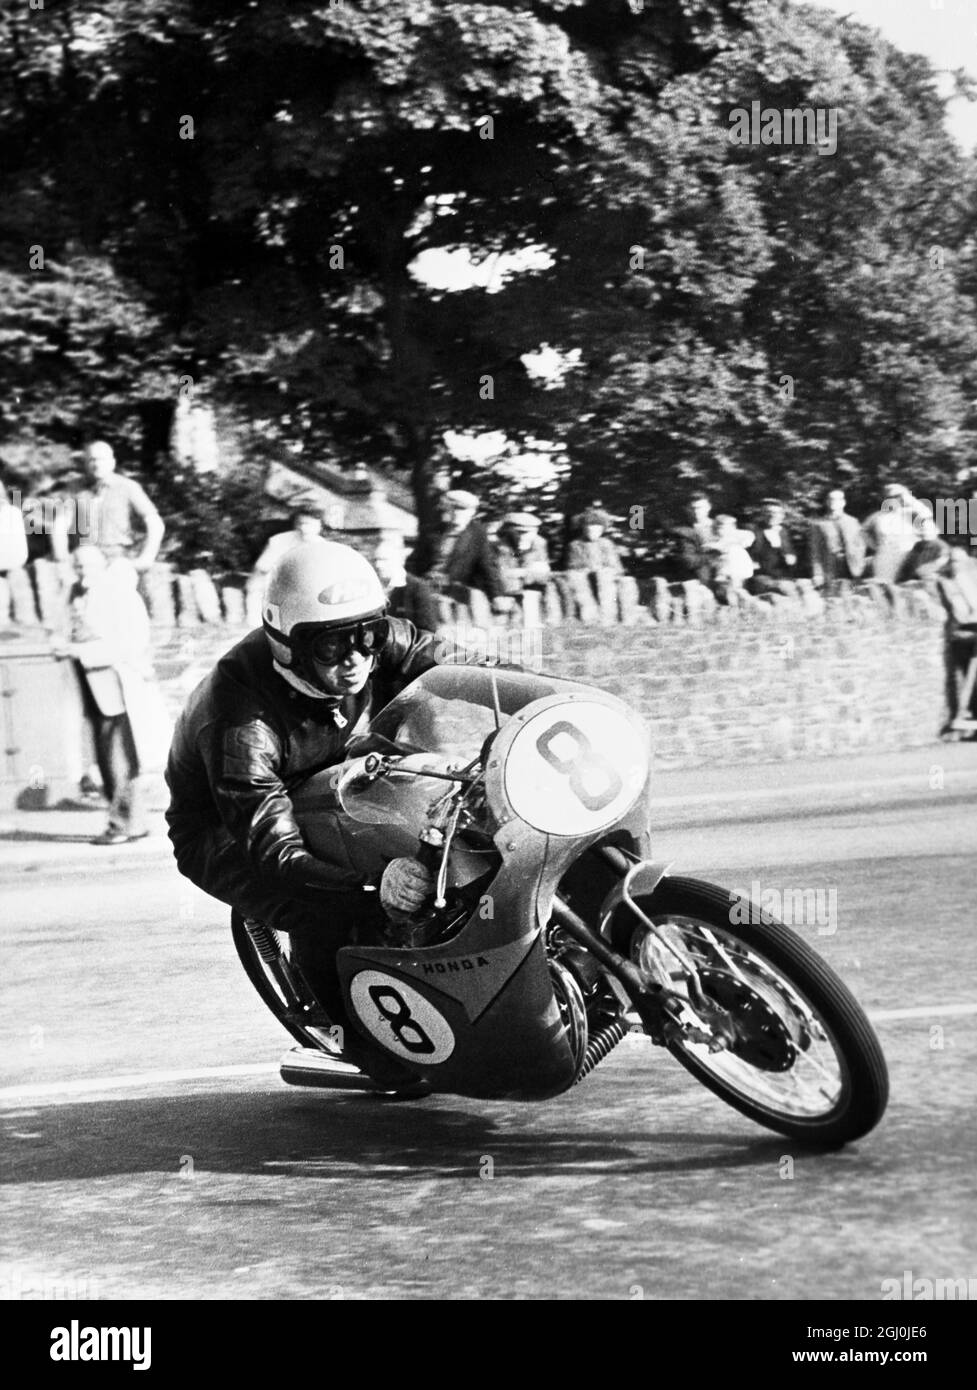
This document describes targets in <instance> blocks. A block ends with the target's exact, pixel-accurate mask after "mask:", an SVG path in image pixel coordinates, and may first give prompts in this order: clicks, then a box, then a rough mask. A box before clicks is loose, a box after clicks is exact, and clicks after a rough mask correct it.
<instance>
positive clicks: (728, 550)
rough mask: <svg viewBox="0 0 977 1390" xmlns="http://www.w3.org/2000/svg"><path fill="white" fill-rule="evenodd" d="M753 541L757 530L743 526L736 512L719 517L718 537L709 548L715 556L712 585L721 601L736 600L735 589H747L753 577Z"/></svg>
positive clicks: (717, 522)
mask: <svg viewBox="0 0 977 1390" xmlns="http://www.w3.org/2000/svg"><path fill="white" fill-rule="evenodd" d="M753 541H754V536H753V532H752V531H744V530H741V529H740V528H739V526H738V525H737V523H736V518H735V517H734V516H726V515H724V516H717V517H716V537H715V540H714V541H713V542H712V544H711V545H710V546H709V547H708V549H709V551H710V553H711V554H712V556H713V569H712V589H713V592H714V593H715V595H716V597H717V598H718V599H719V600H720V601H721V602H723V603H732V602H735V600H734V599H733V597H732V596H733V594H734V592H735V593H738V592H739V591H740V590H743V589H744V588H745V587H746V582H747V580H748V579H751V578H752V577H753V569H754V565H753V561H752V560H751V559H750V553H749V549H748V547H749V546H751V545H752V544H753Z"/></svg>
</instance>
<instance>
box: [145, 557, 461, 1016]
mask: <svg viewBox="0 0 977 1390" xmlns="http://www.w3.org/2000/svg"><path fill="white" fill-rule="evenodd" d="M437 664H438V657H437V651H436V639H435V637H434V636H433V635H432V634H431V633H421V632H419V631H418V630H417V629H416V628H415V627H414V625H413V624H412V623H410V622H407V621H405V620H402V619H398V618H388V617H387V616H386V597H385V594H384V590H383V587H382V585H381V583H380V579H379V577H378V576H377V574H376V572H375V570H374V569H373V567H372V566H371V565H370V564H369V562H368V561H367V560H366V559H365V558H364V557H363V556H361V555H360V554H358V553H357V552H356V551H355V550H353V549H351V548H350V547H349V546H345V545H340V544H338V543H336V542H333V541H327V540H317V541H313V542H309V543H308V544H306V545H304V546H300V547H297V548H295V549H293V550H291V551H289V552H288V553H286V554H285V555H284V556H283V557H282V559H281V560H280V561H279V562H278V564H277V565H276V566H275V568H274V569H273V571H272V572H271V575H270V576H269V580H268V586H267V590H266V592H265V596H264V602H263V604H262V629H256V630H255V631H253V632H251V633H249V634H248V635H247V636H246V637H245V638H244V639H243V640H242V641H240V642H238V644H237V645H236V646H235V647H233V648H232V649H231V651H229V652H228V653H227V654H226V655H225V656H223V657H222V658H221V659H220V660H219V661H218V663H217V665H216V666H215V668H214V670H213V671H211V673H210V674H209V675H208V676H207V677H205V679H204V680H203V681H202V682H201V683H200V685H198V686H197V688H196V690H194V692H193V693H192V695H191V696H190V698H189V700H188V702H187V705H186V707H185V709H184V710H183V712H182V714H181V715H180V717H179V719H178V721H177V725H176V730H175V733H174V737H173V742H172V746H171V749H170V755H169V760H168V764H167V769H166V782H167V786H168V788H169V791H170V805H169V809H168V811H167V814H166V820H167V824H168V827H169V836H170V840H171V842H172V844H173V850H174V854H175V857H176V862H177V867H178V869H179V871H180V873H181V874H182V875H183V876H184V877H186V878H188V879H189V880H190V881H191V882H192V883H194V884H196V886H197V887H198V888H202V889H203V890H204V892H206V893H208V894H210V896H211V897H214V898H217V899H218V900H219V901H221V902H224V903H227V904H229V905H230V906H231V907H234V908H236V909H237V910H238V911H239V912H240V913H241V914H242V915H243V916H244V917H246V918H250V919H254V920H257V921H260V922H262V923H264V924H265V925H266V926H269V927H272V928H274V929H275V930H277V931H282V932H287V933H289V935H290V939H291V947H292V959H293V961H295V963H296V964H297V965H298V967H299V969H300V970H301V971H302V973H303V975H304V976H305V978H306V980H307V981H308V983H309V984H310V985H311V986H312V988H313V990H314V992H315V994H316V995H317V997H318V998H319V1001H320V1002H321V1004H322V1005H323V1007H324V1008H325V1010H326V1012H327V1013H328V1014H329V1017H330V1019H332V1020H333V1021H334V1022H340V1023H341V1022H343V1021H344V1011H343V1005H342V998H341V994H340V990H339V983H338V977H337V974H336V969H335V956H336V952H337V951H338V950H339V948H340V947H341V946H343V945H344V944H346V943H347V942H348V941H349V940H350V938H351V934H352V932H353V930H354V927H358V928H359V929H360V930H361V931H362V930H370V929H371V928H373V929H375V930H377V931H379V930H381V929H382V926H383V924H384V922H385V916H384V914H385V913H386V912H390V913H407V914H409V913H411V912H414V911H416V910H417V909H418V908H420V907H421V906H422V905H423V903H424V900H425V898H426V896H427V895H428V893H429V892H430V890H431V889H432V887H433V883H432V878H431V875H430V873H429V872H428V870H427V869H426V868H425V867H424V866H423V865H421V864H420V863H419V862H418V861H416V860H414V859H409V858H398V859H394V860H392V861H391V862H390V863H387V864H384V863H382V862H380V863H377V862H373V863H370V862H365V861H364V857H363V855H362V853H361V852H360V851H359V847H358V846H357V845H355V844H354V843H353V841H352V839H351V837H350V836H349V835H348V833H347V831H346V827H345V826H344V817H343V816H342V815H341V814H340V813H339V812H336V813H335V815H334V816H333V817H332V820H331V821H330V822H329V824H330V827H331V828H330V829H329V831H328V833H327V836H326V840H325V844H323V843H322V839H321V836H317V841H316V853H315V854H313V853H311V852H310V850H309V848H308V847H307V845H306V843H305V840H304V839H303V835H302V831H301V829H300V827H299V824H298V822H297V820H296V816H295V809H294V806H293V803H292V799H291V795H290V792H291V791H292V790H294V788H295V787H296V786H297V785H298V784H299V783H300V782H302V781H304V780H306V778H307V777H308V776H310V775H311V774H312V773H314V772H316V771H319V770H320V769H322V768H325V767H329V766H331V765H332V764H335V763H339V762H341V761H342V760H343V758H344V756H345V752H346V748H347V745H348V743H349V741H350V739H351V738H352V737H353V735H354V734H357V733H359V732H362V731H363V730H365V729H366V727H367V725H368V724H369V721H370V719H371V717H372V716H373V715H374V714H376V713H377V712H378V711H379V710H380V709H382V708H383V706H384V705H386V704H387V703H388V702H389V701H390V700H391V699H392V698H393V697H394V695H396V694H397V693H399V691H400V690H402V689H403V688H404V687H405V686H406V685H408V684H409V683H410V682H411V681H412V680H414V679H415V678H416V677H417V676H419V675H421V674H422V673H423V672H424V671H426V670H429V669H430V668H431V667H432V666H434V665H437ZM376 890H379V891H376Z"/></svg>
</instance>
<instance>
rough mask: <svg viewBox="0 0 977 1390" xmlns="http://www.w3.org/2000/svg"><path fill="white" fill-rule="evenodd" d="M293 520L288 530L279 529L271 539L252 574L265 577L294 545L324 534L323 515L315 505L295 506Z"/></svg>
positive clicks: (255, 564)
mask: <svg viewBox="0 0 977 1390" xmlns="http://www.w3.org/2000/svg"><path fill="white" fill-rule="evenodd" d="M291 522H292V525H291V527H290V529H289V530H288V531H279V532H278V533H277V534H276V535H274V536H272V537H271V538H270V539H269V541H268V544H267V545H266V546H265V548H264V550H263V551H262V552H261V554H260V555H259V556H258V558H257V560H255V562H254V569H253V570H252V575H254V576H260V577H261V578H262V579H264V578H265V577H266V576H267V575H269V574H270V573H271V571H272V570H273V569H274V568H275V566H276V565H277V564H278V561H279V560H280V559H281V558H282V556H283V555H285V554H287V553H288V551H290V550H291V549H292V547H293V546H295V545H300V544H302V543H303V542H306V541H314V540H317V539H318V538H319V537H320V536H321V535H322V517H321V516H320V515H319V513H318V511H317V510H316V508H315V507H313V506H305V505H302V506H298V507H295V508H294V509H293V511H292V515H291Z"/></svg>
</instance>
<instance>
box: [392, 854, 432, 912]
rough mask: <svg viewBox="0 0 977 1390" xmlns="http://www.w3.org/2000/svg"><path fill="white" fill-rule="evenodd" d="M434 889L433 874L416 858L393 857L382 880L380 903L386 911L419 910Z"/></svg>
mask: <svg viewBox="0 0 977 1390" xmlns="http://www.w3.org/2000/svg"><path fill="white" fill-rule="evenodd" d="M433 891H434V878H433V875H431V874H430V873H428V871H427V869H425V867H424V865H423V864H420V863H418V861H417V860H416V859H406V858H403V859H392V860H391V861H390V863H389V864H388V865H387V867H386V868H385V869H384V871H383V878H382V879H381V880H380V904H381V906H382V907H383V909H384V911H386V912H406V913H412V912H417V911H418V909H419V908H421V907H423V906H424V900H425V898H427V897H428V896H429V895H430V894H431V893H432V892H433Z"/></svg>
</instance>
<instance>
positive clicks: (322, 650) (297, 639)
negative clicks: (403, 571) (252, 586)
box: [261, 539, 387, 691]
mask: <svg viewBox="0 0 977 1390" xmlns="http://www.w3.org/2000/svg"><path fill="white" fill-rule="evenodd" d="M386 607H387V597H386V594H385V593H384V590H383V585H382V584H381V583H380V579H379V576H378V575H377V572H376V570H375V569H374V568H373V566H372V565H371V564H370V562H369V561H368V560H366V559H364V557H363V556H362V555H360V554H359V553H358V552H357V551H355V550H353V549H352V548H351V547H350V546H348V545H339V544H338V543H337V542H336V541H327V540H318V539H317V540H310V541H306V542H304V543H303V544H302V545H296V546H294V547H293V548H292V549H291V550H288V551H286V552H285V554H284V555H283V556H282V558H281V559H280V560H279V561H278V564H277V565H276V566H275V567H274V569H273V570H272V572H271V574H270V575H269V576H268V587H267V588H266V590H265V596H264V600H263V602H262V605H261V621H262V626H263V627H264V629H265V633H266V634H267V637H268V641H269V644H270V646H271V650H272V655H273V656H274V658H275V661H276V663H277V665H278V667H279V668H280V669H281V672H282V675H284V676H285V678H286V680H288V679H289V677H290V676H294V677H297V678H298V679H297V680H292V681H291V683H292V684H294V685H296V686H297V687H298V688H299V689H301V688H302V686H303V685H311V686H312V687H313V688H314V689H315V690H317V691H321V690H322V688H323V687H322V685H321V684H320V681H319V678H318V676H317V673H316V667H315V662H316V661H319V662H321V663H322V665H325V666H332V665H335V664H336V663H337V662H338V661H342V660H343V659H344V657H345V656H346V655H347V654H348V652H349V651H351V650H352V649H353V648H354V647H355V648H356V649H358V650H359V651H362V652H364V653H367V654H368V653H370V652H373V651H376V650H378V649H379V648H380V647H381V646H382V645H383V643H384V641H385V640H386V636H387V621H386V619H385V618H384V613H385V611H386Z"/></svg>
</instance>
